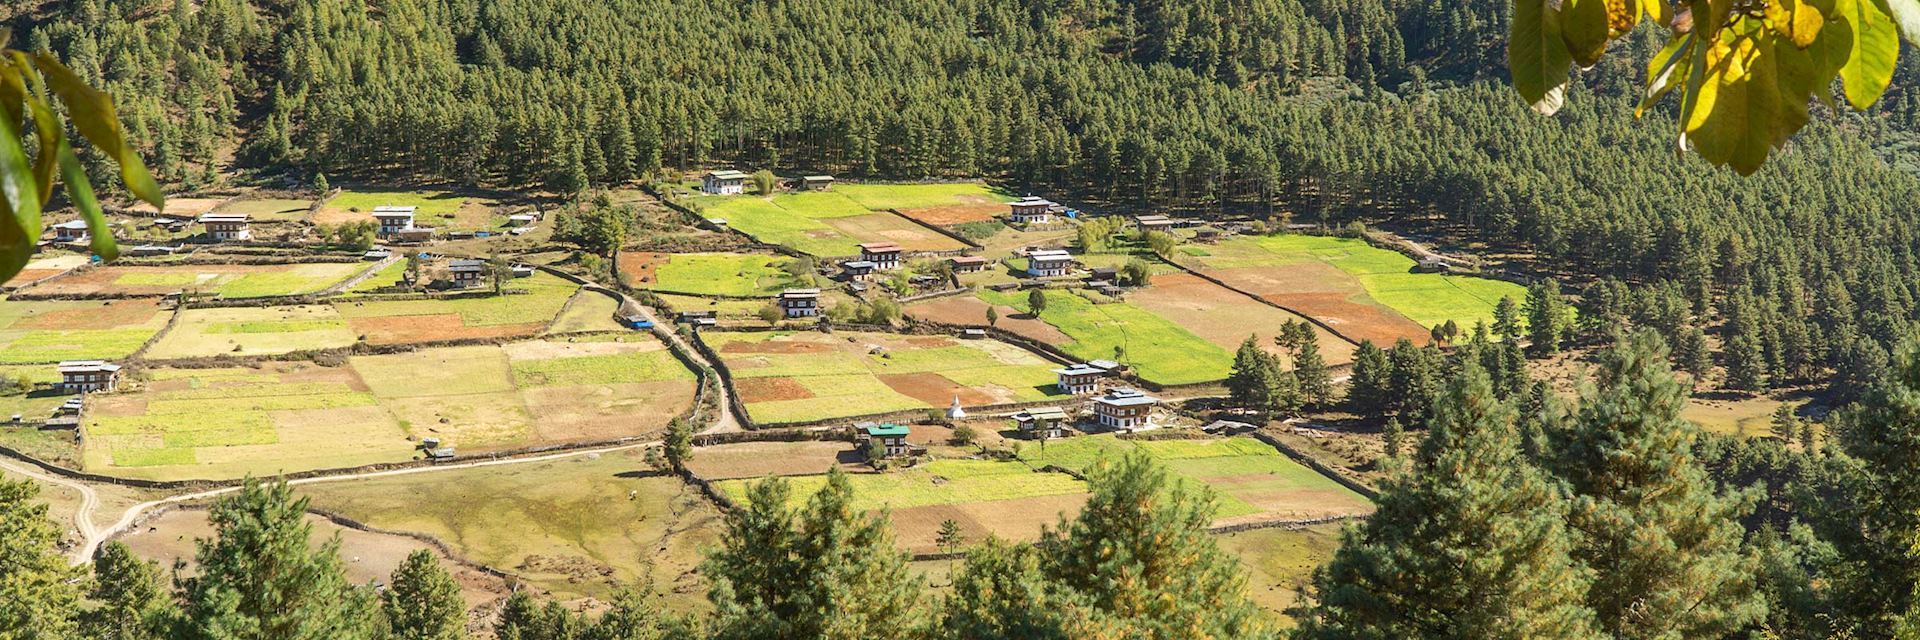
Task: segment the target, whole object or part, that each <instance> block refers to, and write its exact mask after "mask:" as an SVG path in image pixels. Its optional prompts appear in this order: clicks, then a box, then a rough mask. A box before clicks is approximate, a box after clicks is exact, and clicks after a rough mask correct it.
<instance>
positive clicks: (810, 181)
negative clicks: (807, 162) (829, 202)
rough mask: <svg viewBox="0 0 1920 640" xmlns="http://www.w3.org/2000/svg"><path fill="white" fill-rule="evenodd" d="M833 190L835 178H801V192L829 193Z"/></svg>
mask: <svg viewBox="0 0 1920 640" xmlns="http://www.w3.org/2000/svg"><path fill="white" fill-rule="evenodd" d="M831 189H833V176H804V177H802V178H800V190H801V191H827V190H831Z"/></svg>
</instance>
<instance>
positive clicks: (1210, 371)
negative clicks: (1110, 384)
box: [976, 290, 1233, 384]
mask: <svg viewBox="0 0 1920 640" xmlns="http://www.w3.org/2000/svg"><path fill="white" fill-rule="evenodd" d="M976 295H978V296H979V297H980V299H982V300H985V301H987V302H989V303H991V304H999V305H1006V306H1010V307H1014V308H1016V309H1026V308H1027V294H1026V293H1025V292H1003V291H986V290H982V291H978V292H976ZM1040 319H1041V320H1043V321H1045V322H1046V323H1047V324H1050V325H1053V326H1054V327H1056V328H1058V329H1060V332H1061V333H1064V334H1066V335H1067V337H1068V338H1069V339H1070V340H1069V341H1068V342H1067V343H1065V344H1058V345H1054V346H1057V347H1060V348H1061V349H1063V350H1065V351H1066V352H1067V353H1071V354H1073V355H1074V356H1075V357H1079V358H1083V359H1088V360H1094V359H1102V358H1107V359H1111V358H1113V357H1114V347H1121V348H1123V349H1124V350H1125V352H1126V353H1125V355H1124V356H1123V357H1121V360H1122V361H1124V362H1125V363H1126V364H1128V365H1130V366H1132V367H1133V368H1134V370H1135V371H1136V372H1137V373H1139V374H1140V376H1141V377H1144V378H1146V379H1148V380H1152V381H1154V382H1158V383H1160V384H1185V383H1192V382H1207V381H1212V380H1221V379H1224V378H1226V377H1227V372H1228V371H1229V370H1231V369H1232V368H1233V354H1232V353H1229V352H1227V350H1226V349H1223V348H1221V347H1219V346H1217V345H1215V344H1213V343H1211V342H1208V341H1206V340H1205V339H1203V338H1201V337H1200V336H1197V335H1194V334H1193V332H1191V331H1188V330H1186V329H1183V328H1181V327H1180V326H1179V325H1177V324H1174V323H1173V322H1171V321H1169V320H1167V319H1166V318H1162V317H1160V316H1158V315H1155V314H1154V313H1152V312H1150V311H1147V310H1145V309H1142V308H1140V307H1137V306H1134V305H1133V304H1131V303H1126V302H1120V303H1113V304H1094V303H1092V302H1089V301H1088V300H1086V299H1085V298H1081V297H1080V296H1077V295H1074V294H1073V293H1071V292H1067V291H1049V292H1047V308H1046V310H1045V311H1043V312H1041V314H1040Z"/></svg>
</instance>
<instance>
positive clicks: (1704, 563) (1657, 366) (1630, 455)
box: [1549, 330, 1765, 638]
mask: <svg viewBox="0 0 1920 640" xmlns="http://www.w3.org/2000/svg"><path fill="white" fill-rule="evenodd" d="M1596 378H1597V380H1596V384H1597V389H1596V390H1592V391H1589V392H1587V393H1585V394H1583V397H1582V398H1581V404H1580V409H1579V412H1578V413H1577V414H1576V415H1575V416H1574V417H1573V418H1572V421H1571V422H1572V423H1571V424H1570V425H1568V426H1567V428H1565V429H1558V430H1555V431H1554V432H1553V435H1554V436H1555V437H1556V439H1557V442H1555V446H1553V447H1552V450H1551V451H1550V452H1549V456H1550V458H1549V459H1550V465H1551V468H1552V469H1553V470H1554V471H1555V473H1556V474H1557V475H1559V476H1560V477H1561V478H1562V479H1563V480H1565V481H1566V482H1567V484H1568V486H1569V487H1570V489H1571V490H1572V492H1573V494H1574V498H1573V500H1572V504H1571V511H1570V515H1569V516H1568V521H1569V523H1570V524H1571V528H1572V530H1573V531H1575V532H1576V534H1575V541H1576V544H1577V550H1576V551H1575V553H1574V557H1575V558H1577V559H1579V560H1580V561H1581V562H1583V563H1585V564H1586V565H1587V566H1588V567H1590V568H1592V569H1593V570H1594V572H1595V574H1594V582H1593V585H1592V587H1591V588H1590V589H1589V590H1588V596H1587V603H1588V606H1590V607H1592V608H1593V610H1594V613H1595V614H1596V615H1597V616H1598V620H1599V622H1600V626H1601V629H1602V630H1603V631H1605V632H1606V633H1607V634H1609V635H1611V636H1613V637H1617V638H1670V637H1681V638H1700V637H1720V636H1723V635H1726V634H1729V633H1732V632H1734V630H1736V629H1740V628H1741V627H1743V626H1744V625H1746V624H1748V623H1751V622H1753V621H1754V620H1756V619H1758V618H1759V616H1760V615H1762V614H1763V613H1764V608H1765V607H1764V603H1763V601H1762V600H1761V599H1760V597H1759V594H1758V593H1757V591H1756V590H1755V577H1754V574H1755V572H1756V571H1757V565H1756V563H1755V560H1754V558H1753V557H1752V556H1751V555H1749V554H1748V553H1747V552H1746V551H1745V550H1744V549H1742V547H1741V537H1742V530H1741V527H1740V524H1739V521H1740V519H1741V518H1743V517H1746V516H1747V515H1748V514H1749V513H1750V512H1751V511H1752V506H1751V505H1750V504H1747V503H1746V502H1745V499H1744V498H1743V497H1742V496H1738V495H1718V494H1716V493H1715V488H1714V484H1713V483H1712V482H1711V480H1710V479H1709V478H1708V477H1707V473H1706V471H1705V469H1703V468H1702V467H1701V465H1700V463H1699V462H1698V461H1696V460H1695V458H1694V443H1695V441H1696V440H1697V439H1698V438H1699V427H1697V426H1695V425H1694V424H1693V423H1691V422H1688V421H1687V420H1686V419H1684V418H1682V417H1681V416H1680V411H1681V409H1682V408H1683V407H1684V406H1685V404H1686V399H1687V393H1686V391H1685V389H1684V388H1682V387H1681V386H1680V384H1679V382H1677V381H1676V380H1674V378H1673V374H1672V372H1671V370H1670V369H1669V368H1668V365H1667V349H1666V345H1664V344H1663V343H1662V342H1661V340H1660V337H1659V335H1658V334H1656V333H1654V332H1652V331H1649V330H1640V331H1635V332H1633V333H1632V334H1631V335H1629V336H1627V337H1626V339H1625V340H1623V341H1622V342H1621V343H1620V344H1619V345H1617V346H1615V347H1613V348H1611V349H1608V350H1607V351H1605V352H1602V354H1601V355H1600V366H1599V368H1598V370H1597V372H1596Z"/></svg>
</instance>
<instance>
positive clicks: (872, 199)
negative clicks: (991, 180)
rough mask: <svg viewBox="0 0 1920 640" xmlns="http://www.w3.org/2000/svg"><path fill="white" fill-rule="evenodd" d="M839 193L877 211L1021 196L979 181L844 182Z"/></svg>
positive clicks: (989, 202) (1009, 198) (1003, 200)
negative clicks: (930, 182)
mask: <svg viewBox="0 0 1920 640" xmlns="http://www.w3.org/2000/svg"><path fill="white" fill-rule="evenodd" d="M832 193H838V194H840V195H843V196H845V197H846V198H847V199H849V200H852V201H854V202H857V203H859V204H860V206H863V207H866V208H868V209H873V210H876V211H879V210H885V209H923V208H928V207H947V206H955V205H967V204H992V203H1000V202H1012V201H1014V200H1017V199H1019V198H1018V197H1017V196H1014V195H1012V194H1011V193H1009V192H1007V191H1004V190H1001V189H997V188H994V187H989V186H987V185H984V184H979V183H975V182H952V183H935V184H840V185H834V187H833V191H832Z"/></svg>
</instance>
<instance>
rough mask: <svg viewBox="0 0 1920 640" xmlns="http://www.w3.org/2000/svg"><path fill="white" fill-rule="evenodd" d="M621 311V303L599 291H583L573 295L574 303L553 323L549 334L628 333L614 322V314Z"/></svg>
mask: <svg viewBox="0 0 1920 640" xmlns="http://www.w3.org/2000/svg"><path fill="white" fill-rule="evenodd" d="M619 310H620V301H619V300H615V299H614V298H613V296H609V295H607V294H604V293H599V292H597V291H587V290H581V291H580V292H579V293H576V294H573V302H572V303H571V304H569V305H567V310H566V311H565V312H563V313H561V314H560V317H559V318H555V319H554V321H553V327H552V328H550V329H548V330H547V333H548V334H560V333H583V332H593V331H626V330H627V328H626V327H623V326H621V325H620V323H618V322H615V321H614V320H613V314H614V312H616V311H619Z"/></svg>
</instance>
